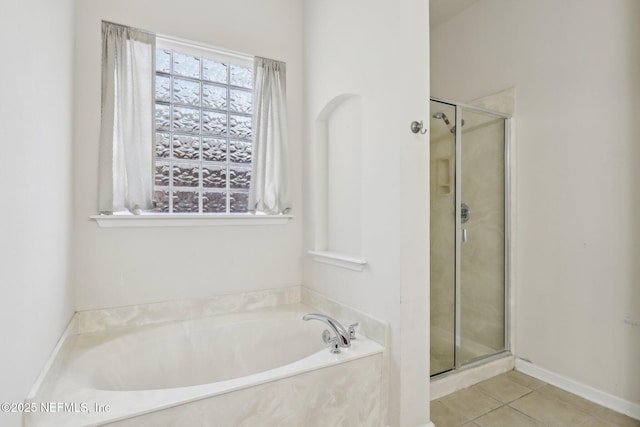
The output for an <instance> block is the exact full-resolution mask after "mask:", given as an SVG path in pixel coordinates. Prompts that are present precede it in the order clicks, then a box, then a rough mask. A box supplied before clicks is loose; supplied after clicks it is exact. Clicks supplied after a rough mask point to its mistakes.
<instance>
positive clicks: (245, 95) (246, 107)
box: [229, 89, 252, 114]
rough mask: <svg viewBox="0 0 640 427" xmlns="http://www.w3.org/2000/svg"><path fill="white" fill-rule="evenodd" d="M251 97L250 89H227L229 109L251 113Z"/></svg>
mask: <svg viewBox="0 0 640 427" xmlns="http://www.w3.org/2000/svg"><path fill="white" fill-rule="evenodd" d="M251 98H252V94H251V92H250V91H247V90H238V89H231V90H230V91H229V110H232V111H237V112H239V113H247V114H251V111H252V106H251Z"/></svg>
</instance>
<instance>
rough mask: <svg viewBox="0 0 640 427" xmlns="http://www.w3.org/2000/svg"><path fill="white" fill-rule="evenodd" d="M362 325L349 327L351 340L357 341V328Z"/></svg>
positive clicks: (354, 324) (357, 324) (353, 324)
mask: <svg viewBox="0 0 640 427" xmlns="http://www.w3.org/2000/svg"><path fill="white" fill-rule="evenodd" d="M359 325H360V323H358V322H356V323H352V324H350V325H349V339H352V340H355V339H357V338H356V328H357V327H358V326H359Z"/></svg>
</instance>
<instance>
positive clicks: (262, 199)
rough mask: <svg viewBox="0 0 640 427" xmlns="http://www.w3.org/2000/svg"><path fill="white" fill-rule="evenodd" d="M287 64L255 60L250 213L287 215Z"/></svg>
mask: <svg viewBox="0 0 640 427" xmlns="http://www.w3.org/2000/svg"><path fill="white" fill-rule="evenodd" d="M286 102H287V100H286V64H285V63H284V62H279V61H274V60H272V59H267V58H260V57H256V58H255V59H254V67H253V162H252V170H251V189H250V191H249V211H250V212H252V213H264V214H270V215H276V214H283V213H287V212H288V211H289V210H290V209H291V203H290V200H289V183H288V181H287V178H288V165H287V159H288V152H287V110H286Z"/></svg>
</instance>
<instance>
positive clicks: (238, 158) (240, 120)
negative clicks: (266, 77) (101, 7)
mask: <svg viewBox="0 0 640 427" xmlns="http://www.w3.org/2000/svg"><path fill="white" fill-rule="evenodd" d="M155 55H156V58H155V174H154V192H153V204H154V211H156V212H165V213H241V212H247V210H248V198H249V185H250V182H251V157H252V143H251V137H252V129H251V121H252V116H251V115H252V110H253V108H252V82H253V69H252V58H239V57H237V56H227V55H224V54H221V53H219V52H216V51H213V50H208V49H203V48H200V47H197V46H193V45H188V44H183V43H176V42H172V41H168V40H165V39H161V38H157V41H156V51H155Z"/></svg>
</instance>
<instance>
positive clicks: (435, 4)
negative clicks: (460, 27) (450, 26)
mask: <svg viewBox="0 0 640 427" xmlns="http://www.w3.org/2000/svg"><path fill="white" fill-rule="evenodd" d="M477 1H478V0H431V1H430V2H429V26H430V28H435V27H437V26H438V25H440V24H442V23H444V22H446V21H448V20H449V19H451V18H453V17H454V16H456V15H457V14H459V13H460V12H462V11H463V10H465V9H466V8H468V7H469V6H471V5H472V4H474V3H475V2H477Z"/></svg>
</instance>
